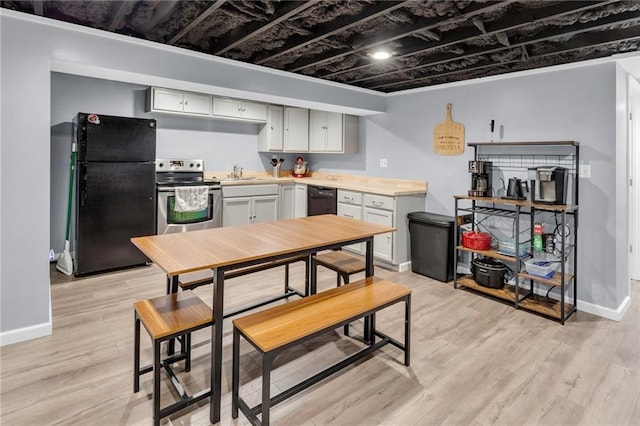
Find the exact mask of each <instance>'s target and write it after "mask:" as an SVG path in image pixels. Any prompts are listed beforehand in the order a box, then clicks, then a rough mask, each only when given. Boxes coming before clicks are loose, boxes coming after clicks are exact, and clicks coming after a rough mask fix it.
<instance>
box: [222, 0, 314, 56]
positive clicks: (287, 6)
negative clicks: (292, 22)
mask: <svg viewBox="0 0 640 426" xmlns="http://www.w3.org/2000/svg"><path fill="white" fill-rule="evenodd" d="M311 6H313V2H307V3H302V2H293V1H292V2H284V6H281V7H280V8H279V9H278V12H277V13H276V16H274V18H273V19H272V20H271V21H269V22H267V23H266V24H264V25H263V24H262V23H261V22H259V21H254V22H253V23H251V24H249V25H247V26H246V28H241V29H239V30H238V31H237V32H236V33H235V34H230V35H229V37H227V38H226V39H224V40H222V41H220V42H219V43H216V45H218V46H224V47H223V48H221V49H218V50H217V51H216V52H215V55H222V54H223V53H225V52H228V51H229V50H231V49H233V48H234V47H236V46H240V45H241V44H242V43H244V42H246V41H247V40H249V39H251V38H253V37H256V36H258V35H260V34H262V33H264V32H265V31H268V30H270V29H271V28H273V27H275V26H276V25H278V24H280V23H282V22H284V21H286V20H287V19H290V18H292V17H293V16H295V15H297V14H298V13H300V12H302V11H304V10H306V9H308V8H309V7H311ZM242 34H244V35H242Z"/></svg>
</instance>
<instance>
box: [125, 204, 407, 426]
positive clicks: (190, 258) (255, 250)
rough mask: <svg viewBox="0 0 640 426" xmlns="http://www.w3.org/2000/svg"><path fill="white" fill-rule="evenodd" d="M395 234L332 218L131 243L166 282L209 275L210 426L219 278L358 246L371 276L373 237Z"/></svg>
mask: <svg viewBox="0 0 640 426" xmlns="http://www.w3.org/2000/svg"><path fill="white" fill-rule="evenodd" d="M393 231H395V228H391V227H388V226H383V225H377V224H374V223H368V222H363V221H359V220H355V219H350V218H346V217H341V216H336V215H320V216H309V217H303V218H298V219H287V220H280V221H275V222H264V223H255V224H250V225H241V226H229V227H222V228H213V229H205V230H200V231H191V232H184V233H176V234H164V235H152V236H146V237H135V238H132V239H131V241H132V242H133V244H134V245H135V246H136V247H138V249H140V250H141V251H142V252H143V253H144V254H145V255H146V256H147V257H149V259H151V260H152V261H153V262H154V263H155V264H156V265H157V266H159V267H160V268H161V269H162V270H163V271H164V272H165V273H166V274H167V280H168V282H173V283H177V280H178V277H179V276H180V275H182V274H186V273H189V272H196V271H202V270H207V269H210V270H211V271H212V274H213V305H214V306H213V317H214V318H213V319H214V325H213V327H211V347H212V350H211V404H210V406H211V412H210V420H211V422H212V423H217V422H219V421H220V400H221V394H222V380H221V378H222V320H223V317H224V273H225V271H229V270H233V269H238V268H244V267H247V266H252V265H257V264H260V263H265V262H269V261H274V260H278V259H282V258H285V257H288V256H291V255H294V254H295V255H300V254H306V255H309V256H311V255H313V254H315V253H316V252H318V251H321V250H328V249H338V248H341V247H342V246H345V245H350V244H353V243H359V242H364V243H365V245H366V254H365V264H366V268H365V275H366V276H372V275H373V237H374V236H375V235H380V234H385V233H388V232H393ZM310 275H311V276H310V277H309V282H310V291H311V293H312V294H313V293H315V292H316V271H315V268H311V271H310Z"/></svg>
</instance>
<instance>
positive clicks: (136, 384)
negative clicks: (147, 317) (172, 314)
mask: <svg viewBox="0 0 640 426" xmlns="http://www.w3.org/2000/svg"><path fill="white" fill-rule="evenodd" d="M134 316H135V325H134V329H133V330H134V332H133V333H134V336H133V393H136V392H138V391H139V390H140V318H138V313H137V312H134Z"/></svg>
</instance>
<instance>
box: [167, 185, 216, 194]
mask: <svg viewBox="0 0 640 426" xmlns="http://www.w3.org/2000/svg"><path fill="white" fill-rule="evenodd" d="M198 186H208V187H209V193H212V192H213V191H220V189H221V187H220V186H211V185H198ZM181 188H184V186H183V187H181ZM158 192H176V187H175V186H159V187H158Z"/></svg>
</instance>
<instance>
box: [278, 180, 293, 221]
mask: <svg viewBox="0 0 640 426" xmlns="http://www.w3.org/2000/svg"><path fill="white" fill-rule="evenodd" d="M294 217H296V185H295V184H293V183H286V184H284V183H283V184H281V185H280V215H279V218H280V219H293V218H294Z"/></svg>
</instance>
